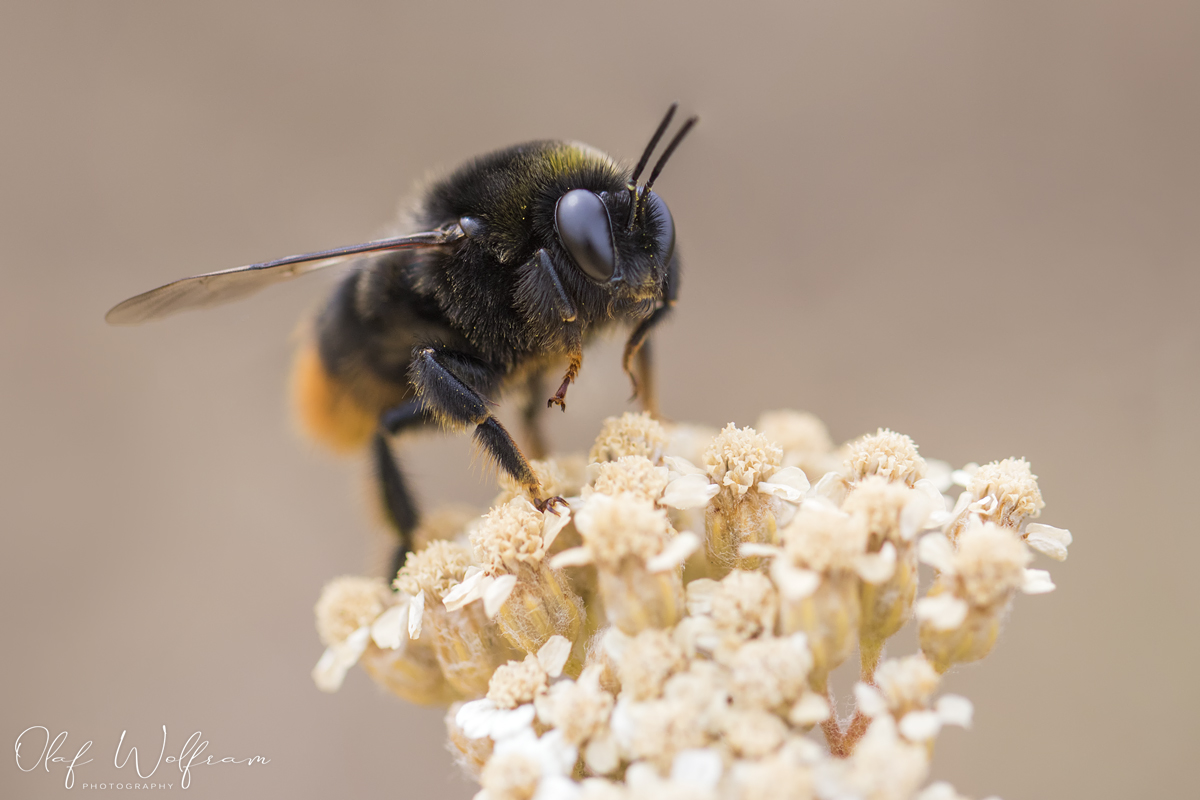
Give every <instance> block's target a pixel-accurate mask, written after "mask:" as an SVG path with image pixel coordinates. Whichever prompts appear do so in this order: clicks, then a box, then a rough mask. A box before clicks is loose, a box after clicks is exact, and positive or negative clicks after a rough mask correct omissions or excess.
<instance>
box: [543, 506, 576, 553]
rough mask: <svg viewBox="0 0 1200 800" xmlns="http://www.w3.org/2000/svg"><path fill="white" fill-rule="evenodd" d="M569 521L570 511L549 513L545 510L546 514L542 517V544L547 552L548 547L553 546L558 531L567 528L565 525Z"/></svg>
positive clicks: (563, 510) (562, 510)
mask: <svg viewBox="0 0 1200 800" xmlns="http://www.w3.org/2000/svg"><path fill="white" fill-rule="evenodd" d="M570 521H571V509H570V508H569V507H568V508H563V509H561V510H560V511H551V510H550V509H546V513H545V514H543V515H542V542H543V543H544V545H545V548H546V549H547V550H549V549H550V545H552V544H554V540H555V538H557V536H558V534H559V531H561V530H562V529H563V528H565V527H567V523H568V522H570Z"/></svg>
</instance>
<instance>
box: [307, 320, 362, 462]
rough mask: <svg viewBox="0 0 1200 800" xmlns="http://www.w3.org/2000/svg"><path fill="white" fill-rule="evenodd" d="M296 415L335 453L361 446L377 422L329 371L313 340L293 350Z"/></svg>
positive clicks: (314, 435)
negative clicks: (294, 351) (297, 349)
mask: <svg viewBox="0 0 1200 800" xmlns="http://www.w3.org/2000/svg"><path fill="white" fill-rule="evenodd" d="M292 396H293V397H294V400H295V403H296V416H297V417H298V419H299V420H300V424H301V426H302V427H303V428H304V430H305V432H306V433H308V435H310V436H312V437H313V438H314V439H316V440H317V441H319V442H321V443H322V444H324V445H326V446H327V447H329V448H331V449H332V450H334V451H336V452H339V453H348V452H350V451H353V450H359V449H361V448H363V447H364V446H365V445H366V444H367V441H368V440H369V439H370V438H371V435H372V434H373V433H374V432H375V429H376V427H377V425H378V420H377V415H376V414H375V413H373V412H371V411H369V410H367V409H365V408H363V407H362V405H361V404H359V403H358V402H357V401H356V400H355V398H354V396H353V394H352V393H351V392H350V391H349V390H348V389H347V388H346V386H345V385H343V384H342V383H341V382H340V381H338V380H337V378H335V377H334V376H332V375H330V374H329V370H327V369H326V368H325V364H324V363H323V362H322V361H321V356H320V354H319V353H318V352H317V348H316V346H315V345H314V344H312V343H308V344H305V345H304V346H302V347H301V348H300V351H299V352H298V353H296V363H295V366H294V368H293V370H292Z"/></svg>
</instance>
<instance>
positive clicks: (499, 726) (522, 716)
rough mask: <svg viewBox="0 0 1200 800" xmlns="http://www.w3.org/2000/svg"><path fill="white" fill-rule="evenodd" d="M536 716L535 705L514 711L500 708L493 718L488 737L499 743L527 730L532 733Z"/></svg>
mask: <svg viewBox="0 0 1200 800" xmlns="http://www.w3.org/2000/svg"><path fill="white" fill-rule="evenodd" d="M534 716H535V712H534V709H533V703H526V704H525V705H523V706H517V707H516V708H512V709H509V708H498V709H496V712H495V714H494V715H493V716H492V718H491V726H490V730H489V731H488V735H489V736H491V737H492V739H494V740H495V741H497V742H498V741H500V740H501V739H507V738H509V737H512V736H516V735H517V734H519V733H523V732H524V731H527V730H529V731H532V729H533V718H534Z"/></svg>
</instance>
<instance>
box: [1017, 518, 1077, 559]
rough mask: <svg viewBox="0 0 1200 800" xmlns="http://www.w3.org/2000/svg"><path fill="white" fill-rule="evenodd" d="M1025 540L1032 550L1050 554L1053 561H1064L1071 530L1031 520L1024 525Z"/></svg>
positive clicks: (1069, 542)
mask: <svg viewBox="0 0 1200 800" xmlns="http://www.w3.org/2000/svg"><path fill="white" fill-rule="evenodd" d="M1025 541H1026V543H1028V545H1029V546H1030V547H1032V548H1033V549H1034V550H1037V551H1038V552H1039V553H1042V554H1043V555H1047V556H1050V557H1051V558H1053V559H1054V560H1055V561H1066V560H1067V546H1068V545H1070V544H1071V532H1070V531H1069V530H1067V529H1066V528H1055V527H1053V526H1051V525H1043V524H1041V523H1040V522H1031V523H1029V524H1028V525H1026V526H1025Z"/></svg>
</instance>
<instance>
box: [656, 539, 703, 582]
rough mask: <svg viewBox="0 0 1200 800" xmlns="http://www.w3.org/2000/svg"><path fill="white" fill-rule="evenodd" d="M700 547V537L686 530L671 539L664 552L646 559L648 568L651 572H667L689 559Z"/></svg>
mask: <svg viewBox="0 0 1200 800" xmlns="http://www.w3.org/2000/svg"><path fill="white" fill-rule="evenodd" d="M699 549H700V537H699V536H697V535H696V534H694V533H692V532H691V531H684V532H683V533H681V534H679V535H678V536H676V537H675V538H673V539H671V541H669V542H667V546H666V547H664V548H663V549H662V552H661V553H659V554H658V555H656V556H653V557H652V558H650V559H648V560H647V561H646V569H648V570H650V571H651V572H666V571H667V570H670V569H675V568H676V567H678V566H679V565H680V564H682V563H683V562H685V561H687V560H688V557H689V556H691V554H692V553H694V552H696V551H697V550H699Z"/></svg>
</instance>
